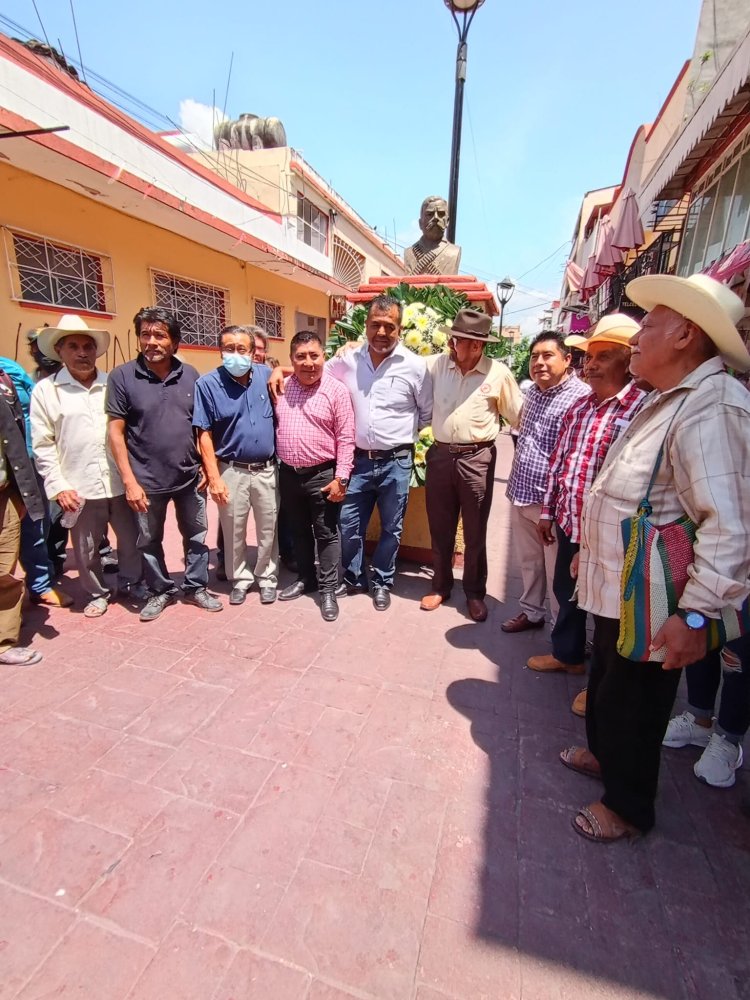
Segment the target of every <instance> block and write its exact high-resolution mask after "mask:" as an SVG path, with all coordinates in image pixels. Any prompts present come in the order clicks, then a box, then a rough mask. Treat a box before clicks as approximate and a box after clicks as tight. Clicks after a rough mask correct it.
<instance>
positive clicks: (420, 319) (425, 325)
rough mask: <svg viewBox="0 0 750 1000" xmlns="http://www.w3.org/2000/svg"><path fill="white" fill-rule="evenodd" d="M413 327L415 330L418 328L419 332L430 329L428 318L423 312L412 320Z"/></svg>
mask: <svg viewBox="0 0 750 1000" xmlns="http://www.w3.org/2000/svg"><path fill="white" fill-rule="evenodd" d="M414 328H415V330H419V332H420V333H426V332H427V331H428V330H429V329H430V320H429V318H428V317H427V316H425V315H424V314H422V315H421V316H417V318H416V319H415V320H414Z"/></svg>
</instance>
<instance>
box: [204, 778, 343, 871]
mask: <svg viewBox="0 0 750 1000" xmlns="http://www.w3.org/2000/svg"><path fill="white" fill-rule="evenodd" d="M333 784H334V782H333V779H332V778H330V777H328V776H327V775H324V774H320V773H319V772H316V771H308V770H307V769H306V768H301V767H296V766H294V765H289V766H288V767H284V766H283V765H280V766H278V767H277V768H276V771H275V772H274V774H273V776H272V778H271V779H270V780H269V781H267V782H266V784H265V785H264V786H263V789H262V791H261V793H260V795H259V796H258V799H257V800H256V802H255V803H254V804H253V806H251V808H250V810H249V811H248V812H247V814H246V815H245V818H244V819H243V821H242V823H241V824H240V826H239V828H238V829H237V831H236V832H235V834H234V835H233V836H232V838H231V839H230V841H229V843H228V844H227V845H226V847H225V849H224V851H223V852H222V854H221V857H220V861H221V862H222V864H227V865H232V866H234V867H235V868H241V869H242V870H243V871H246V872H250V873H252V874H258V875H265V877H266V878H270V879H272V880H273V881H276V882H279V883H281V884H286V883H287V882H288V881H289V878H290V877H291V875H292V874H293V872H294V870H295V869H296V867H297V865H298V864H299V862H300V860H301V859H302V858H303V857H304V854H305V851H306V849H307V845H308V844H309V842H310V840H311V838H312V835H313V833H314V832H315V828H316V826H317V823H318V820H319V818H320V816H321V813H322V812H323V809H324V808H325V804H326V801H327V800H328V798H329V796H330V794H331V791H332V789H333Z"/></svg>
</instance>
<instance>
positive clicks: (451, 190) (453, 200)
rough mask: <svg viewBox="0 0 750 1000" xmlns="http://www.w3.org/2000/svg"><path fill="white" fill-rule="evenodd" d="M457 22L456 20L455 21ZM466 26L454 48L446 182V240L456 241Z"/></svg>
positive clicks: (464, 81)
mask: <svg viewBox="0 0 750 1000" xmlns="http://www.w3.org/2000/svg"><path fill="white" fill-rule="evenodd" d="M456 23H458V22H456ZM465 31H466V27H464V32H463V33H462V32H461V31H460V29H459V42H458V49H457V50H456V93H455V97H454V99H453V139H452V142H451V173H450V180H449V182H448V212H449V221H448V242H449V243H455V242H456V215H457V214H458V171H459V167H460V165H461V127H462V124H463V115H464V84H465V83H466V55H467V48H468V47H467V45H466V38H465Z"/></svg>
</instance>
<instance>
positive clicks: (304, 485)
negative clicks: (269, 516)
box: [279, 463, 341, 594]
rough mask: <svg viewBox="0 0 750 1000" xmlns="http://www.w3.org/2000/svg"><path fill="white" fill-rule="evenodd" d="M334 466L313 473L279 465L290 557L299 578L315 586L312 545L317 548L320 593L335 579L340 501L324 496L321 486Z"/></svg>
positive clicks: (334, 584)
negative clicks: (291, 548) (293, 560)
mask: <svg viewBox="0 0 750 1000" xmlns="http://www.w3.org/2000/svg"><path fill="white" fill-rule="evenodd" d="M333 473H334V467H333V465H331V466H330V468H328V469H322V470H319V471H318V472H313V473H305V472H303V473H297V472H295V471H294V470H293V469H290V468H289V466H288V465H284V464H283V463H282V464H281V465H280V466H279V490H280V492H281V503H282V505H283V508H284V511H285V513H286V517H287V520H288V523H289V527H290V529H291V534H292V541H293V548H294V557H295V559H296V560H297V570H298V572H299V578H300V580H302V581H304V583H305V584H306V585H307V586H308V587H314V586H315V547H316V545H317V549H318V589H319V590H320V592H321V594H324V593H326V592H332V591H334V590H335V589H336V587H337V585H338V580H339V559H340V557H341V543H340V542H339V510H340V508H341V505H340V504H337V503H332V502H331V501H330V500H327V499H326V495H325V493H321V492H320V491H321V488H322V487H323V486H327V485H328V484H329V483H330V482H331V480H332V479H333Z"/></svg>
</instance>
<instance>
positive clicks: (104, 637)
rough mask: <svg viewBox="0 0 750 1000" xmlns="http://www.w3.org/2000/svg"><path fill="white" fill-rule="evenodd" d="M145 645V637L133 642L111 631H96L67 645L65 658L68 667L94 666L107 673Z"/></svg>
mask: <svg viewBox="0 0 750 1000" xmlns="http://www.w3.org/2000/svg"><path fill="white" fill-rule="evenodd" d="M144 645H145V639H142V640H141V641H140V642H131V641H130V640H128V639H121V638H119V637H118V636H116V635H112V634H111V633H109V632H94V633H93V634H91V635H85V636H82V637H81V638H80V639H78V640H77V641H76V642H74V643H71V644H70V645H69V646H67V647H66V648H65V653H64V660H65V663H66V664H67V665H68V667H93V668H94V669H96V670H98V671H99V672H100V673H106V672H107V671H109V670H113V669H114V668H115V667H119V666H121V665H122V664H123V663H126V662H127V661H128V660H129V659H130V658H131V657H132V656H134V655H135V654H136V653H138V652H140V650H141V649H142V648H143V646H144Z"/></svg>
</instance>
